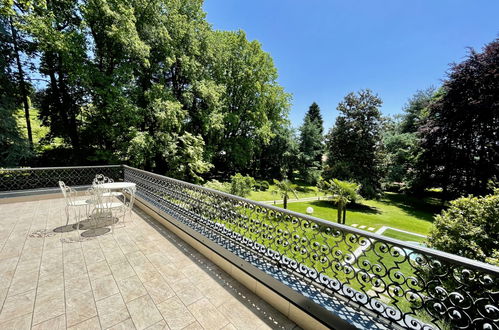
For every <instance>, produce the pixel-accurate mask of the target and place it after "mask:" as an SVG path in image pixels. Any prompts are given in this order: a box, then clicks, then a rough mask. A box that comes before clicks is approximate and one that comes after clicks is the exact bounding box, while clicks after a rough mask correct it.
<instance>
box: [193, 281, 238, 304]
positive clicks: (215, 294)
mask: <svg viewBox="0 0 499 330" xmlns="http://www.w3.org/2000/svg"><path fill="white" fill-rule="evenodd" d="M196 285H197V288H198V289H199V291H200V292H201V293H202V294H203V296H204V297H205V298H207V299H208V300H209V301H210V302H211V303H212V304H213V305H214V306H215V307H218V306H220V305H222V304H224V303H226V302H227V301H228V300H230V299H235V298H234V296H233V295H232V294H231V289H230V288H229V287H227V286H225V285H223V284H222V283H219V282H217V281H215V280H211V281H204V282H198V283H196Z"/></svg>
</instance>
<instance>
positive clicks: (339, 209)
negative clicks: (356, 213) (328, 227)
mask: <svg viewBox="0 0 499 330" xmlns="http://www.w3.org/2000/svg"><path fill="white" fill-rule="evenodd" d="M342 211H343V207H342V205H341V203H339V202H338V220H337V221H338V223H341V212H342Z"/></svg>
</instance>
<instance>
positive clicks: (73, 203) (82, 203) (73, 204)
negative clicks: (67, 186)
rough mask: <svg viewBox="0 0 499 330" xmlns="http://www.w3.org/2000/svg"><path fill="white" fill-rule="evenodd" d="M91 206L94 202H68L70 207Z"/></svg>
mask: <svg viewBox="0 0 499 330" xmlns="http://www.w3.org/2000/svg"><path fill="white" fill-rule="evenodd" d="M90 204H92V202H91V201H89V200H77V201H69V202H68V205H69V206H88V205H90Z"/></svg>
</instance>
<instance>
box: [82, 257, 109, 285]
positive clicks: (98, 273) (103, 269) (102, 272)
mask: <svg viewBox="0 0 499 330" xmlns="http://www.w3.org/2000/svg"><path fill="white" fill-rule="evenodd" d="M87 270H88V276H89V277H90V279H91V280H92V281H93V280H95V279H97V278H99V277H104V276H108V275H111V269H109V266H108V265H107V262H106V261H100V262H96V263H94V264H88V265H87Z"/></svg>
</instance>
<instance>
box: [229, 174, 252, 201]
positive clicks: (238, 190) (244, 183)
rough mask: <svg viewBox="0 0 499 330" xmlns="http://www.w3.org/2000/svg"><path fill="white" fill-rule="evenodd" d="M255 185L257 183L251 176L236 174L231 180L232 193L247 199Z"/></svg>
mask: <svg viewBox="0 0 499 330" xmlns="http://www.w3.org/2000/svg"><path fill="white" fill-rule="evenodd" d="M255 184H256V181H255V179H254V178H252V177H251V176H248V175H246V176H243V175H242V174H241V173H236V174H235V175H233V176H232V177H231V178H230V193H231V194H233V195H237V196H241V197H246V196H248V195H249V194H250V193H251V190H252V189H253V187H254V186H255Z"/></svg>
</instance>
